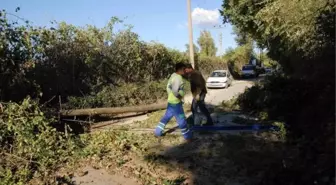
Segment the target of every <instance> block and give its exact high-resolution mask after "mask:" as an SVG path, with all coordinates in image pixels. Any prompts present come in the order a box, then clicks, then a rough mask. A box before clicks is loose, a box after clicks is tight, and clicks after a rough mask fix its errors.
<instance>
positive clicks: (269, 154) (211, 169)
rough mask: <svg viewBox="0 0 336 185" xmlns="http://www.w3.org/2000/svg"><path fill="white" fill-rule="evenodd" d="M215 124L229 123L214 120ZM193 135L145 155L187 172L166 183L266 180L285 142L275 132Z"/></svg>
mask: <svg viewBox="0 0 336 185" xmlns="http://www.w3.org/2000/svg"><path fill="white" fill-rule="evenodd" d="M222 114H226V115H228V114H236V112H225V113H223V112H222ZM217 124H220V125H227V124H228V123H223V122H220V123H218V121H217ZM175 130H177V131H179V130H178V128H177V127H174V128H172V129H170V130H168V131H166V134H169V133H171V132H174V131H175ZM194 136H195V139H194V140H193V141H192V142H191V143H183V144H181V145H178V146H173V147H170V148H164V149H161V150H160V149H157V150H156V151H153V152H151V153H150V154H148V155H146V156H145V160H146V161H148V162H151V163H156V164H159V165H164V166H166V167H167V168H170V170H171V171H175V172H177V173H178V172H181V173H180V174H189V175H186V176H179V177H177V178H176V179H171V180H170V181H169V182H167V183H166V184H169V185H177V184H189V185H190V184H193V185H223V184H228V185H240V184H248V185H252V184H267V178H265V177H266V176H267V172H268V171H269V170H270V169H271V168H272V166H274V165H276V166H279V165H280V166H281V165H282V160H281V159H282V156H283V155H282V154H283V152H282V151H283V147H284V146H283V142H281V141H280V140H278V139H277V136H276V134H274V133H266V132H264V133H251V132H249V133H243V132H237V131H233V132H219V131H217V132H216V131H215V132H214V131H213V132H207V131H204V132H197V133H194ZM162 139H163V140H164V138H162Z"/></svg>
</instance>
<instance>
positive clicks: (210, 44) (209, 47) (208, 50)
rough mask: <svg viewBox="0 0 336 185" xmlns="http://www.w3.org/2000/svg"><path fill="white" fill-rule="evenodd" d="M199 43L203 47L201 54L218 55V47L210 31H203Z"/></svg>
mask: <svg viewBox="0 0 336 185" xmlns="http://www.w3.org/2000/svg"><path fill="white" fill-rule="evenodd" d="M197 43H198V45H199V46H200V48H201V50H200V54H201V56H210V57H212V56H216V52H217V48H216V45H215V41H214V39H213V38H212V36H211V33H210V32H209V31H206V30H203V31H201V34H200V37H199V38H198V39H197Z"/></svg>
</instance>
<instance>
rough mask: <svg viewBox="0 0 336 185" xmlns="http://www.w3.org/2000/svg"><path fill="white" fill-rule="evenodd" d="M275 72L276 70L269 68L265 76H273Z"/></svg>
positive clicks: (266, 69)
mask: <svg viewBox="0 0 336 185" xmlns="http://www.w3.org/2000/svg"><path fill="white" fill-rule="evenodd" d="M273 72H274V70H273V69H272V68H269V67H267V68H265V74H266V75H271V74H272V73H273Z"/></svg>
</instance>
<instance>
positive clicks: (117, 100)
mask: <svg viewBox="0 0 336 185" xmlns="http://www.w3.org/2000/svg"><path fill="white" fill-rule="evenodd" d="M166 85H167V80H162V81H154V82H149V83H146V84H131V83H128V84H123V85H121V86H120V87H111V86H107V87H104V88H103V89H102V90H101V91H99V92H98V93H97V94H95V95H94V94H93V95H89V96H84V97H69V99H68V103H67V104H66V105H65V107H64V108H68V109H70V108H94V107H122V106H132V105H144V104H151V103H156V102H158V101H160V100H161V101H165V100H166V98H167V91H166ZM185 89H186V92H189V91H190V85H189V83H187V85H186V86H185Z"/></svg>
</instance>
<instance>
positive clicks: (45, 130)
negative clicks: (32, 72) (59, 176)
mask: <svg viewBox="0 0 336 185" xmlns="http://www.w3.org/2000/svg"><path fill="white" fill-rule="evenodd" d="M53 121H54V120H53V119H49V118H47V117H46V116H45V115H44V113H43V112H42V111H41V110H40V109H39V107H38V104H37V103H36V102H34V101H32V100H30V99H29V98H28V99H25V100H24V101H23V102H22V104H17V103H8V104H5V105H4V110H3V112H2V113H1V114H0V144H1V155H0V156H1V158H0V182H1V184H6V185H11V184H27V183H28V182H29V181H30V180H31V179H33V178H38V179H40V180H41V181H42V182H43V183H44V184H48V183H55V181H54V180H55V177H56V173H55V172H56V171H57V169H58V168H59V167H61V165H62V164H64V162H66V161H67V160H68V159H69V157H70V156H71V155H72V153H73V150H74V149H75V144H74V143H73V141H72V140H71V138H70V136H67V135H65V134H63V133H59V132H57V131H56V129H54V128H53V127H51V126H50V123H51V122H53Z"/></svg>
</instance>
